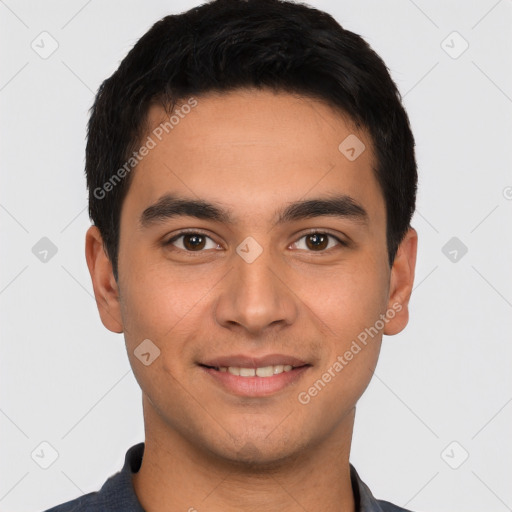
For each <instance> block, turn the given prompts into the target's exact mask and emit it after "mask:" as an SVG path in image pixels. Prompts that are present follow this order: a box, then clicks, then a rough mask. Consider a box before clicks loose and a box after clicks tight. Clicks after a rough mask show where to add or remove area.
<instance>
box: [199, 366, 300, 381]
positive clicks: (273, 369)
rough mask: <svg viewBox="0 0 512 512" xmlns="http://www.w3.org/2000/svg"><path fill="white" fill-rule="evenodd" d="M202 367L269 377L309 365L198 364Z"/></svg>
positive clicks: (240, 374)
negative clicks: (246, 365) (245, 366)
mask: <svg viewBox="0 0 512 512" xmlns="http://www.w3.org/2000/svg"><path fill="white" fill-rule="evenodd" d="M199 366H202V367H203V368H209V369H210V370H216V371H218V372H227V373H230V374H231V375H236V376H237V377H244V378H247V377H262V378H269V377H273V376H274V375H280V374H281V373H283V372H291V371H292V370H296V369H297V368H303V367H305V366H309V365H300V366H293V365H291V364H276V365H268V366H259V367H256V368H244V367H240V366H208V365H205V364H200V365H199Z"/></svg>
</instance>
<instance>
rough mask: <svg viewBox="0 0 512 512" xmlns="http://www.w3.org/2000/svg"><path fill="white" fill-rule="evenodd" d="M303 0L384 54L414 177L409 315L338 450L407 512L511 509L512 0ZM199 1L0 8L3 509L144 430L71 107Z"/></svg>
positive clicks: (87, 102) (107, 456)
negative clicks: (348, 442) (102, 283)
mask: <svg viewBox="0 0 512 512" xmlns="http://www.w3.org/2000/svg"><path fill="white" fill-rule="evenodd" d="M310 3H311V5H314V6H317V7H319V8H321V9H324V10H326V11H328V12H329V13H330V14H332V15H334V16H335V18H336V19H337V20H338V21H339V22H340V23H341V24H342V25H343V26H344V27H345V28H348V29H350V30H352V31H354V32H357V33H359V34H361V35H362V36H363V37H365V38H366V40H367V41H368V42H369V43H370V44H371V45H372V46H373V48H374V49H375V50H376V51H377V52H378V53H379V54H380V55H381V56H382V57H383V59H384V60H385V62H386V63H387V65H388V67H389V68H390V71H391V73H392V76H393V78H394V79H395V81H396V82H397V84H398V86H399V89H400V90H401V92H402V94H403V97H404V103H405V106H406V108H407V110H408V112H409V115H410V118H411V123H412V127H413V131H414V133H415V137H416V141H417V157H418V164H419V171H420V191H419V197H418V211H417V213H416V215H415V217H414V221H413V226H414V227H415V228H416V229H417V230H418V232H419V240H420V243H419V255H418V263H417V274H416V276H417V277H416V285H415V289H414V292H413V295H412V300H411V320H410V323H409V326H408V327H407V329H406V330H405V331H404V332H403V333H402V334H400V335H398V336H395V337H385V338H384V342H383V347H382V353H381V359H380V362H379V364H378V367H377V370H376V374H375V377H374V379H373V381H372V383H371V384H370V387H369V388H368V390H367V392H366V394H365V395H364V396H363V398H362V399H361V401H360V403H359V406H358V413H357V417H356V426H355V433H354V439H353V448H352V455H351V461H352V463H353V464H354V465H355V467H356V468H357V469H358V471H359V473H360V475H361V477H362V478H363V480H364V481H365V482H366V483H367V484H368V485H369V486H370V488H371V489H372V491H373V493H374V495H375V496H377V497H379V498H383V499H387V500H390V501H392V502H394V503H396V504H398V505H401V506H406V507H407V508H411V509H413V510H418V511H432V512H435V511H436V512H441V511H454V510H456V511H459V512H462V511H465V512H469V511H482V510H485V511H486V512H489V511H497V512H501V511H506V510H512V508H511V507H512V486H511V482H512V441H511V436H510V432H511V431H512V430H511V426H512V403H511V402H512V385H511V383H512V372H511V370H510V368H511V356H512V349H511V346H510V332H511V328H512V315H511V313H512V265H511V261H512V258H511V257H512V229H510V228H511V225H510V215H511V211H512V173H511V162H512V149H511V148H512V144H511V143H510V142H511V141H510V135H511V133H512V132H511V125H512V116H511V113H512V82H511V77H512V72H511V66H510V55H511V54H512V30H511V21H512V1H511V0H501V1H496V0H481V1H471V2H470V1H462V0H461V1H451V2H447V1H426V0H416V1H414V2H413V1H411V0H393V1H386V2H383V1H380V2H379V1H377V0H375V1H370V0H367V1H351V2H349V1H341V2H340V1H334V0H330V1H328V0H324V1H314V0H313V1H312V2H310ZM198 4H199V2H196V1H188V2H187V1H179V2H174V1H167V2H164V1H157V0H153V1H151V2H143V1H135V0H130V1H123V2H113V1H111V0H110V1H99V0H89V1H84V0H73V1H66V2H64V1H62V0H61V1H45V2H36V1H31V2H28V1H23V0H19V1H15V0H5V1H0V34H1V35H0V52H1V63H2V64H1V75H0V108H1V116H2V117H1V128H0V129H1V133H0V165H1V188H0V223H1V241H2V243H1V245H0V251H1V252H0V258H1V265H0V308H1V323H0V329H1V359H0V379H1V383H0V429H1V453H0V510H1V511H10V512H18V511H22V510H23V511H36V510H42V509H44V508H46V507H49V506H50V505H54V504H56V503H60V502H62V501H65V500H69V499H71V498H74V497H76V496H79V495H80V494H82V493H86V492H90V491H93V490H97V489H98V488H99V487H100V486H101V484H103V482H104V481H105V480H106V478H107V477H108V476H110V475H111V474H113V473H114V472H116V471H118V470H119V469H120V468H121V465H122V463H123V460H124V454H125V451H126V449H127V448H128V447H129V446H131V445H132V444H135V443H136V442H139V441H141V440H143V435H144V432H143V423H142V410H141V394H140V390H139V388H138V386H137V384H136V382H135V379H134V378H133V374H132V372H131V370H130V367H129V364H128V359H127V356H126V352H125V348H124V342H123V337H122V335H117V334H112V333H110V332H109V331H107V330H106V329H105V328H104V327H103V325H102V324H101V322H100V320H99V316H98V313H97V310H96V304H95V301H94V300H93V295H92V286H91V282H90V277H89V274H88V271H87V267H86V263H85V257H84V233H85V230H86V228H87V227H88V226H89V225H90V222H89V219H88V216H87V211H86V205H87V202H86V188H85V179H84V176H83V163H84V146H85V127H86V122H87V119H88V112H87V111H88V109H89V107H90V106H91V104H92V101H93V95H94V92H95V91H96V90H97V88H98V86H99V84H100V83H101V81H102V80H103V79H105V78H106V77H108V76H109V75H110V74H111V73H112V72H113V71H114V70H115V69H116V67H117V66H118V64H119V62H120V60H121V59H122V58H123V57H124V56H125V55H126V53H127V52H128V51H129V49H130V48H131V47H132V46H133V44H134V43H135V42H136V41H137V39H138V38H139V37H140V36H141V35H142V34H143V33H144V32H145V31H146V30H147V29H148V28H149V27H150V26H151V25H152V24H153V23H154V22H155V21H156V20H157V19H159V18H160V17H162V16H164V15H165V14H169V13H172V12H181V11H183V10H186V9H188V8H190V7H192V6H194V5H198ZM44 31H46V32H48V33H49V34H50V35H44V34H43V35H40V34H41V32H44ZM454 31H456V32H457V33H458V34H459V35H457V34H453V32H454ZM54 41H56V43H55V42H54ZM443 41H444V42H443ZM465 41H466V42H467V44H469V47H468V48H467V49H466V50H465V51H464V52H463V53H461V52H462V50H464V48H465V45H466V43H465ZM55 44H58V48H57V49H56V50H55V51H54V53H52V54H51V55H47V53H49V52H50V51H51V50H52V45H55ZM43 57H46V58H43ZM43 237H47V238H48V239H49V240H51V242H52V244H54V245H55V247H56V249H57V252H56V254H52V252H51V249H50V250H49V252H48V253H47V255H46V261H45V262H44V261H41V260H40V258H41V257H43V254H44V253H40V252H39V251H41V250H45V248H46V249H48V247H47V244H48V241H42V242H40V240H41V238H43ZM453 237H456V240H455V241H452V242H450V244H449V245H448V246H446V247H445V244H447V243H448V242H449V241H450V240H451V239H452V238H453ZM38 243H39V244H41V245H36V244H38ZM45 244H46V245H45ZM462 244H464V245H462ZM34 246H36V249H34V250H33V247H34ZM464 246H465V247H467V253H466V254H464V255H463V249H464ZM443 248H444V249H443ZM454 251H456V252H454ZM34 252H35V253H36V254H34ZM454 258H456V260H455V261H453V260H454ZM42 442H46V443H49V444H50V445H51V446H52V447H53V448H49V447H48V446H47V445H41V443H42ZM52 450H55V452H56V454H58V457H57V459H56V460H55V461H53V458H54V455H55V454H54V452H53V451H52ZM466 454H469V457H468V458H467V460H465V461H464V458H465V457H466ZM52 455H53V456H52ZM41 465H43V466H45V465H49V467H48V468H47V469H43V468H42V467H41ZM455 467H457V469H454V468H455Z"/></svg>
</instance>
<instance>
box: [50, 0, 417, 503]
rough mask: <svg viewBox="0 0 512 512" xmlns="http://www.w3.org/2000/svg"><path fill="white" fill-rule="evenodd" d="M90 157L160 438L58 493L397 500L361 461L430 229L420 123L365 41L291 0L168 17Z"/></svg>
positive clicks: (110, 103) (101, 275)
mask: <svg viewBox="0 0 512 512" xmlns="http://www.w3.org/2000/svg"><path fill="white" fill-rule="evenodd" d="M86 173H87V183H88V189H89V207H90V208H89V212H90V216H91V219H92V220H93V222H94V225H93V226H91V228H89V230H88V231H87V235H86V258H87V264H88V267H89V271H90V273H91V278H92V282H93V287H94V293H95V296H96V301H97V304H98V309H99V313H100V316H101V320H102V322H103V324H104V325H105V327H106V328H107V329H109V330H111V331H113V332H116V333H124V337H125V341H126V346H127V352H128V357H129V359H130V363H131V366H132V368H133V372H134V374H135V377H136V379H137V381H138V383H139V384H140V386H141V389H142V394H143V409H144V424H145V443H140V444H139V445H136V446H134V447H132V448H131V449H130V450H129V451H128V452H127V455H126V462H125V466H124V468H123V469H122V471H121V472H120V473H118V474H116V475H114V476H113V477H111V478H110V479H109V480H108V481H107V482H106V483H105V484H104V486H103V487H102V489H101V490H100V491H99V492H93V493H90V494H87V495H85V496H82V497H81V498H78V499H76V500H73V501H71V502H68V503H67V504H63V505H60V506H57V507H55V508H53V509H51V510H52V512H64V511H76V512H78V511H84V512H85V511H100V510H101V511H141V510H144V511H146V512H176V511H189V512H192V511H199V512H201V511H206V510H208V511H209V512H214V511H222V512H229V511H234V510H258V511H270V510H272V511H275V510H279V511H282V512H287V511H299V510H300V511H304V510H307V511H316V510H325V511H343V512H354V511H360V512H368V511H384V512H387V511H400V510H404V509H402V508H400V507H398V506H395V505H392V504H391V503H388V502H385V501H379V500H377V499H375V498H374V497H373V496H372V494H371V492H370V490H369V489H368V487H367V486H366V485H365V484H364V483H363V482H362V481H361V479H360V478H359V476H358V474H357V472H356V470H355V468H354V467H353V466H352V465H351V464H350V463H349V455H350V445H351V438H352V431H353V425H354V417H355V408H356V403H357V401H358V399H359V398H360V396H361V395H362V393H363V392H364V390H365V389H366V387H367V386H368V383H369V382H370V379H371V377H372V373H373V370H374V368H375V366H376V364H377V359H378V355H379V351H380V346H381V340H382V335H383V334H387V335H393V334H396V333H398V332H400V331H402V329H403V328H404V327H405V325H406V324H407V321H408V301H409V297H410V294H411V290H412V285H413V280H414V267H415V260H416V247H417V235H416V232H415V230H414V229H413V228H411V227H410V220H411V216H412V214H413V212H414V207H415V195H416V184H417V174H416V162H415V156H414V140H413V136H412V133H411V130H410V127H409V122H408V118H407V115H406V113H405V111H404V109H403V107H402V105H401V102H400V99H399V94H398V92H397V90H396V87H395V84H394V83H393V81H392V80H391V78H390V76H389V74H388V72H387V69H386V67H385V65H384V63H383V62H382V60H381V59H380V58H379V57H378V56H377V55H376V54H375V53H374V52H373V50H371V48H370V47H369V46H368V45H367V43H366V42H365V41H363V40H362V39H361V38H360V37H359V36H357V35H356V34H353V33H351V32H349V31H346V30H344V29H342V28H341V27H340V26H339V25H338V24H337V23H336V22H335V20H334V19H333V18H332V17H330V16H329V15H327V14H325V13H323V12H321V11H318V10H316V9H313V8H311V7H308V6H306V5H302V4H294V3H289V2H283V1H278V0H249V1H242V0H217V1H214V2H211V3H208V4H204V5H202V6H200V7H196V8H194V9H191V10H190V11H188V12H186V13H183V14H180V15H176V16H167V17H165V18H164V19H162V20H160V21H159V22H158V23H156V24H155V25H154V26H153V27H152V28H151V29H150V30H149V32H147V33H146V34H145V35H144V36H143V37H142V38H141V39H140V40H139V41H138V43H137V44H136V45H135V47H134V48H133V49H132V50H131V51H130V53H129V54H128V55H127V57H126V58H125V59H124V60H123V62H122V63H121V65H120V66H119V69H118V70H117V71H116V72H115V73H114V74H113V75H112V76H111V77H110V78H109V79H108V80H106V81H105V82H104V83H103V84H102V86H101V88H100V91H99V93H98V95H97V98H96V101H95V104H94V107H93V110H92V114H91V119H90V123H89V133H88V142H87V152H86Z"/></svg>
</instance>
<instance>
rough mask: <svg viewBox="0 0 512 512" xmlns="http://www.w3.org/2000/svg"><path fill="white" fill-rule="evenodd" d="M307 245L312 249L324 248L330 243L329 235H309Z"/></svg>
mask: <svg viewBox="0 0 512 512" xmlns="http://www.w3.org/2000/svg"><path fill="white" fill-rule="evenodd" d="M306 245H307V246H308V248H310V249H312V250H316V249H319V250H323V249H325V248H326V247H327V246H328V245H329V237H328V236H326V235H325V234H322V233H313V234H311V235H307V236H306Z"/></svg>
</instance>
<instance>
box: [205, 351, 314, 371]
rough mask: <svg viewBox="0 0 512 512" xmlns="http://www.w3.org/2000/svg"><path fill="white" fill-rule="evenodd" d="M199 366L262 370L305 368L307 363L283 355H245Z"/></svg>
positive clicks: (222, 357)
mask: <svg viewBox="0 0 512 512" xmlns="http://www.w3.org/2000/svg"><path fill="white" fill-rule="evenodd" d="M200 364H202V365H204V366H214V367H221V366H232V367H237V368H262V367H264V366H277V365H291V366H305V365H307V364H308V363H306V362H305V361H303V360H302V359H298V358H296V357H293V356H287V355H285V354H268V355H265V356H260V357H256V356H246V355H233V356H219V357H215V358H212V359H207V360H205V361H202V362H201V363H200Z"/></svg>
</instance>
